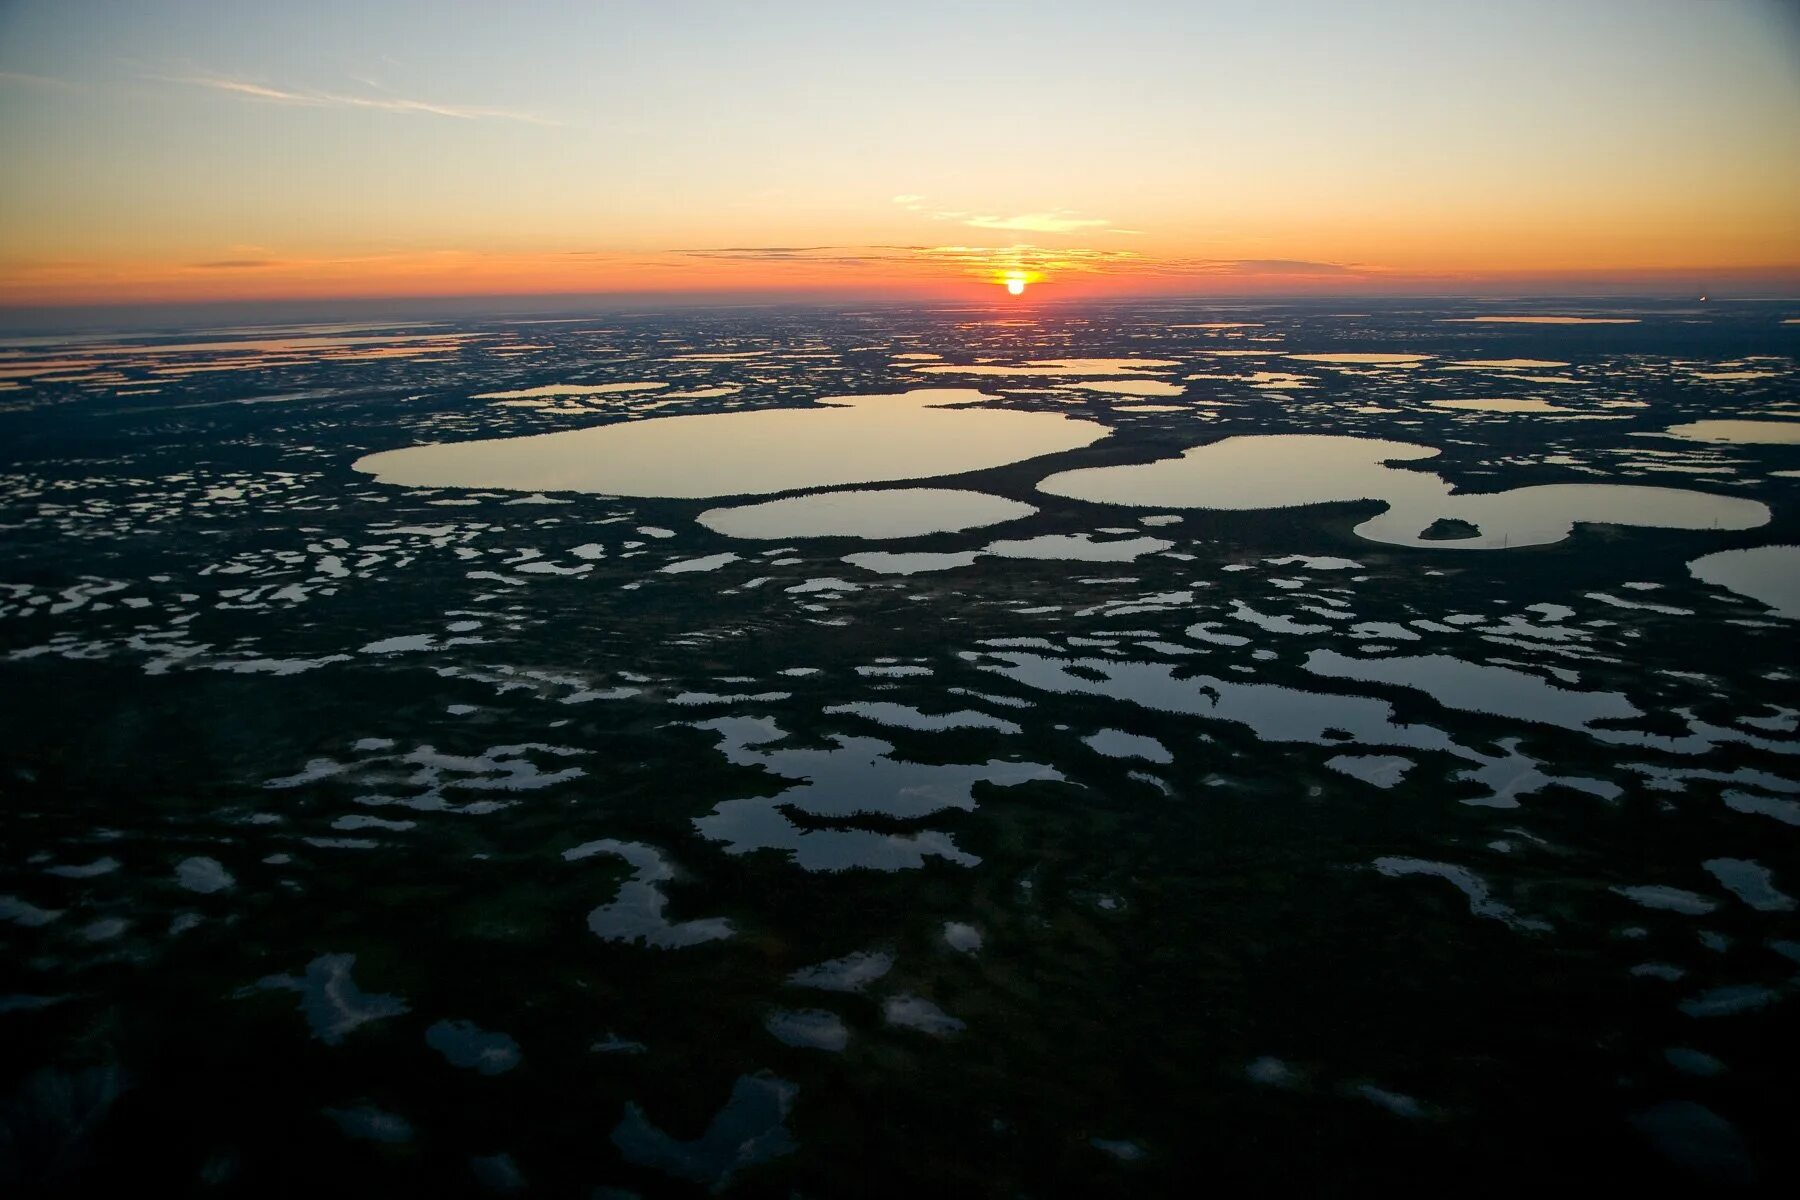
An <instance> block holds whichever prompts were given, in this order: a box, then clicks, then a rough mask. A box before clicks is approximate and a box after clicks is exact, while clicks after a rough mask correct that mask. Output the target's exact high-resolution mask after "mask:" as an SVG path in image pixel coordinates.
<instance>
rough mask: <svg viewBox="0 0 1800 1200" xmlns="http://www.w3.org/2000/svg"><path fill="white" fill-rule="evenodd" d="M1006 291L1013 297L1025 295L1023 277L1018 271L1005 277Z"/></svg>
mask: <svg viewBox="0 0 1800 1200" xmlns="http://www.w3.org/2000/svg"><path fill="white" fill-rule="evenodd" d="M1006 290H1007V291H1009V292H1011V293H1012V294H1013V295H1015V296H1023V295H1024V294H1025V276H1024V275H1023V274H1022V273H1020V272H1018V271H1014V272H1013V273H1012V274H1010V275H1008V276H1007V277H1006Z"/></svg>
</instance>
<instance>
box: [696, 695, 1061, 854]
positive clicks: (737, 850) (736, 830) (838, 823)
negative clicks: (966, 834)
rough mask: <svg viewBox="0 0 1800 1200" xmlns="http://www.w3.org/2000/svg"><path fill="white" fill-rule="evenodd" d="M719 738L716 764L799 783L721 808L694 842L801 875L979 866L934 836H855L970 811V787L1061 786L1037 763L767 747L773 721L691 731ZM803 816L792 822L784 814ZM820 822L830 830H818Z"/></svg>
mask: <svg viewBox="0 0 1800 1200" xmlns="http://www.w3.org/2000/svg"><path fill="white" fill-rule="evenodd" d="M697 728H700V729H708V730H712V731H714V732H716V733H718V734H719V735H721V737H722V739H723V742H722V745H721V746H720V749H721V751H722V752H723V753H724V755H725V757H726V758H727V759H729V760H730V761H732V762H734V763H738V764H740V765H743V766H753V767H761V768H763V769H765V770H766V771H768V772H769V773H770V774H772V775H774V776H777V777H779V778H783V779H789V780H801V781H803V782H800V783H798V784H796V785H795V786H793V787H790V788H788V789H787V790H786V791H784V792H782V793H781V794H780V795H777V796H773V797H760V796H759V797H746V798H744V799H740V800H726V801H724V802H723V803H721V804H719V805H718V806H717V807H716V808H714V809H713V811H712V814H711V815H710V816H705V817H700V818H698V819H697V820H695V822H694V827H695V828H696V829H698V830H699V831H700V833H701V835H702V836H703V837H706V838H709V839H711V840H713V841H718V842H723V843H725V849H726V851H727V853H730V854H745V853H748V852H750V851H752V850H780V851H783V852H785V853H787V854H789V855H791V856H792V858H793V861H794V862H795V863H796V864H797V865H798V866H800V867H803V868H805V869H806V870H809V871H843V870H848V869H851V868H857V867H861V868H867V869H873V870H878V871H896V870H902V869H906V868H917V867H921V866H923V865H924V864H925V860H926V859H927V858H928V857H937V858H942V859H945V860H946V861H948V862H952V863H957V864H959V865H961V866H974V865H975V864H976V863H978V862H979V861H980V860H979V859H978V858H976V857H975V856H974V855H972V854H968V853H965V852H964V851H962V850H960V849H958V848H957V846H956V843H955V841H954V839H953V838H951V836H950V835H949V834H947V833H944V832H941V831H938V830H931V829H926V830H920V831H918V832H905V833H902V832H891V831H887V830H878V829H861V828H857V827H856V825H855V821H856V818H857V817H859V816H862V815H864V814H868V815H871V816H875V817H880V818H885V819H886V821H885V822H884V823H892V822H894V821H919V820H923V819H925V818H928V817H932V816H935V815H937V814H939V813H942V812H944V811H946V810H961V811H964V812H968V811H972V810H973V809H974V808H975V796H974V793H973V791H972V789H973V787H974V785H975V784H977V783H991V784H995V785H998V786H1001V787H1006V786H1010V785H1013V784H1019V783H1025V782H1027V781H1029V780H1034V779H1042V780H1060V779H1061V778H1062V775H1061V774H1060V773H1059V772H1057V771H1055V770H1053V769H1051V768H1050V767H1046V766H1043V765H1041V764H1039V763H1029V762H1002V761H1000V760H997V759H996V760H990V761H988V762H986V763H975V764H969V765H962V764H946V765H942V766H939V765H930V764H925V763H912V762H906V761H905V760H903V759H899V758H896V757H894V755H893V750H894V748H893V747H892V746H890V745H889V744H888V743H886V742H882V741H877V740H876V739H874V738H863V737H845V736H843V735H842V734H834V735H832V736H831V738H830V740H831V741H832V742H833V743H834V746H833V748H831V749H828V750H812V749H799V748H784V747H780V746H776V747H775V748H772V749H764V747H767V746H770V745H771V744H772V743H777V742H781V741H784V740H786V738H787V734H786V733H785V732H784V731H782V730H781V728H780V727H778V726H777V725H776V724H775V723H774V722H773V721H768V720H762V719H755V718H745V717H722V718H720V719H718V720H716V721H707V722H704V723H702V724H700V725H698V726H697ZM787 809H792V810H795V811H797V812H800V813H803V814H805V815H806V816H807V817H809V818H811V820H809V821H808V822H807V824H806V825H804V826H802V825H800V824H797V823H796V822H795V821H794V820H793V819H792V818H790V817H789V816H788V815H787V813H786V812H785V811H784V810H787ZM825 822H831V823H832V824H831V825H830V826H827V827H823V828H821V825H822V824H824V823H825Z"/></svg>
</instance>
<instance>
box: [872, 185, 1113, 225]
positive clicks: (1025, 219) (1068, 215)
mask: <svg viewBox="0 0 1800 1200" xmlns="http://www.w3.org/2000/svg"><path fill="white" fill-rule="evenodd" d="M894 203H895V204H898V205H899V206H900V207H901V208H904V209H905V210H906V211H907V212H913V213H918V214H919V215H921V216H925V217H930V218H931V219H932V220H934V221H956V222H959V223H961V224H963V225H967V226H968V227H969V228H971V229H993V230H998V231H1001V232H1005V233H1082V232H1084V231H1098V232H1102V233H1117V234H1136V233H1138V232H1140V231H1139V230H1136V229H1115V228H1113V227H1112V222H1111V221H1108V220H1107V219H1105V218H1104V217H1084V216H1081V215H1079V214H1077V213H1074V212H1071V211H1070V210H1068V209H1066V208H1055V209H1048V210H1045V211H1042V212H1028V213H1018V214H1016V215H1014V216H1010V217H1009V216H1000V215H998V214H995V213H973V212H965V211H964V210H962V209H956V208H935V207H933V206H932V205H930V204H927V203H926V202H925V197H924V196H919V195H915V194H913V193H911V192H907V193H905V194H902V195H899V196H895V197H894Z"/></svg>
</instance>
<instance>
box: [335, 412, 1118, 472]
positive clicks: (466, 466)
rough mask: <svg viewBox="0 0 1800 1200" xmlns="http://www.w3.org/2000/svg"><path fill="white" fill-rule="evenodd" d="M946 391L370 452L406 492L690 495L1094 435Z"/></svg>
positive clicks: (368, 468) (1015, 451)
mask: <svg viewBox="0 0 1800 1200" xmlns="http://www.w3.org/2000/svg"><path fill="white" fill-rule="evenodd" d="M989 399H992V397H989V396H986V395H983V394H982V393H980V392H977V391H973V390H969V389H957V388H935V389H934V388H923V389H915V390H913V391H909V392H904V393H900V394H898V395H882V396H834V397H828V398H825V399H823V400H822V401H821V405H822V406H821V407H816V408H778V409H766V410H763V411H760V412H736V413H706V414H701V415H696V416H680V417H660V418H656V419H653V420H647V421H633V422H620V423H615V424H610V425H599V426H595V427H593V428H589V429H571V430H566V431H564V432H560V433H543V434H535V435H532V436H529V437H517V438H487V439H483V440H481V441H472V442H445V443H440V444H435V445H426V446H412V447H409V448H407V449H404V450H389V451H384V452H382V453H380V454H370V455H368V456H366V457H364V458H360V459H358V460H357V461H356V463H355V464H354V466H355V468H356V470H358V471H362V472H364V473H366V474H369V475H373V476H375V478H376V479H378V480H380V481H381V482H382V483H393V484H400V485H402V486H406V487H432V488H441V487H448V488H483V489H487V488H498V489H502V490H505V491H515V492H593V493H598V494H601V495H609V496H654V497H663V498H671V499H699V498H705V497H712V496H744V495H766V494H768V493H771V492H786V491H793V490H795V489H798V488H816V487H831V486H836V485H840V484H848V483H883V482H887V481H890V480H901V479H920V478H928V477H932V476H941V475H960V474H962V473H963V472H965V471H979V470H984V469H986V468H988V467H999V466H1005V465H1006V464H1007V463H1015V462H1021V461H1023V460H1025V459H1027V458H1035V457H1037V456H1038V455H1041V454H1055V453H1058V452H1060V451H1063V450H1074V449H1077V448H1078V447H1081V446H1086V445H1090V444H1091V443H1093V442H1097V441H1099V440H1100V439H1101V438H1103V437H1105V436H1106V435H1107V432H1108V430H1107V429H1106V427H1105V426H1103V425H1099V424H1095V423H1094V422H1091V421H1080V420H1076V419H1074V418H1072V417H1065V416H1062V415H1060V414H1057V413H1030V412H1015V411H1011V410H1007V409H991V408H951V407H947V406H949V405H966V404H972V403H980V402H982V401H986V400H989Z"/></svg>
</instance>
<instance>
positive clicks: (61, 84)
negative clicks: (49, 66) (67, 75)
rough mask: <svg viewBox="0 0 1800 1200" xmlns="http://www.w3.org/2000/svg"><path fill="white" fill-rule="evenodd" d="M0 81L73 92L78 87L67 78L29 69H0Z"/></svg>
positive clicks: (78, 87) (78, 85)
mask: <svg viewBox="0 0 1800 1200" xmlns="http://www.w3.org/2000/svg"><path fill="white" fill-rule="evenodd" d="M0 83H4V84H16V85H18V86H20V87H33V88H50V89H52V90H55V91H61V92H73V91H77V90H79V89H80V87H81V85H80V84H78V83H71V82H69V81H68V80H67V79H53V78H51V77H50V76H48V75H33V74H31V73H30V72H29V71H0Z"/></svg>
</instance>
